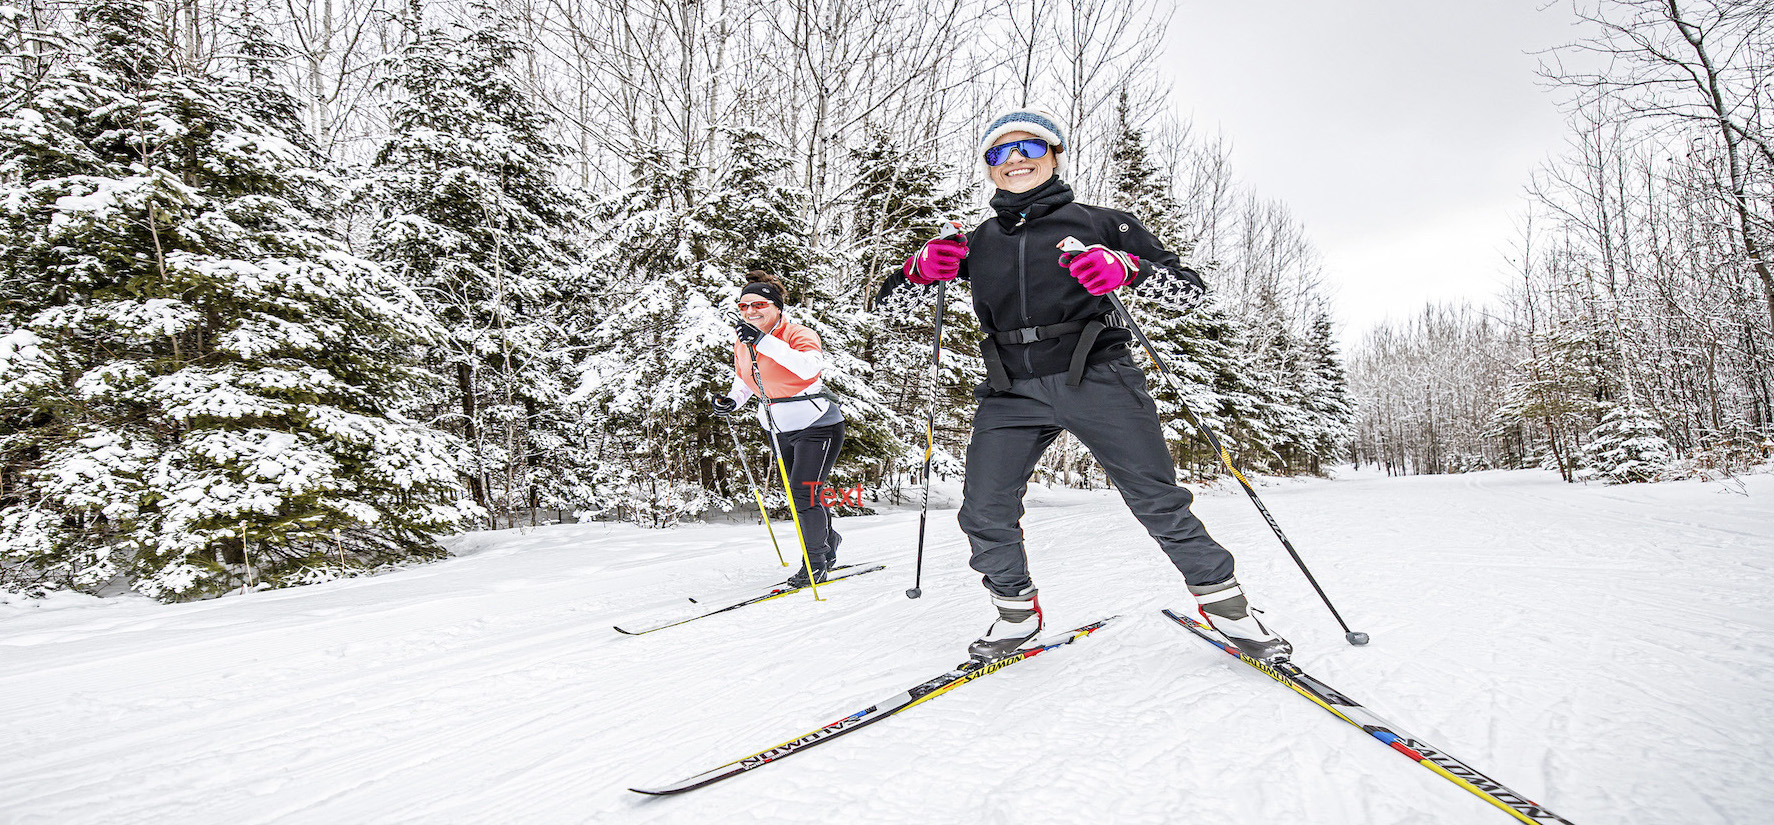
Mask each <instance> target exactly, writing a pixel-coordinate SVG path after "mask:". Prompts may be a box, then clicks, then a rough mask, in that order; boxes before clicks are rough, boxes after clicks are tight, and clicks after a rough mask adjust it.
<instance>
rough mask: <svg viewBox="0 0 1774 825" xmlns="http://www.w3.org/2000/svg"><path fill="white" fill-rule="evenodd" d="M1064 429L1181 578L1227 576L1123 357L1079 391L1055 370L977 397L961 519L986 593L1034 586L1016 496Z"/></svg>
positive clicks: (1090, 375)
mask: <svg viewBox="0 0 1774 825" xmlns="http://www.w3.org/2000/svg"><path fill="white" fill-rule="evenodd" d="M1062 430H1063V431H1066V432H1069V433H1071V434H1072V435H1073V436H1074V437H1076V438H1077V439H1078V440H1079V441H1080V442H1082V443H1083V444H1084V446H1085V447H1087V448H1089V449H1090V453H1091V455H1093V456H1095V457H1096V460H1097V463H1098V464H1101V465H1102V467H1103V470H1104V471H1106V472H1107V473H1108V476H1109V480H1110V481H1113V482H1114V484H1115V487H1116V489H1117V490H1119V491H1120V492H1121V499H1122V500H1123V501H1125V502H1127V506H1128V509H1130V510H1132V511H1133V515H1134V517H1135V518H1137V519H1139V520H1140V523H1141V524H1143V525H1145V527H1146V531H1147V532H1148V533H1150V534H1151V535H1152V538H1154V539H1157V540H1158V546H1159V547H1160V548H1161V549H1163V550H1164V553H1165V555H1167V556H1169V557H1170V561H1171V563H1172V564H1174V565H1176V568H1177V570H1178V571H1180V572H1181V573H1182V574H1183V579H1184V580H1185V581H1187V582H1188V583H1190V584H1195V585H1202V584H1212V583H1214V582H1220V581H1225V580H1226V579H1227V578H1230V577H1231V575H1232V571H1233V565H1232V554H1231V553H1228V552H1226V548H1224V547H1221V546H1220V544H1219V542H1216V541H1214V540H1213V537H1212V536H1209V535H1208V534H1207V527H1206V526H1205V525H1203V524H1202V523H1201V520H1200V519H1198V518H1196V517H1195V514H1194V513H1192V512H1190V511H1189V505H1190V503H1191V502H1193V501H1194V500H1195V497H1194V496H1193V495H1192V494H1190V492H1189V491H1188V490H1186V489H1184V488H1182V487H1179V486H1177V483H1176V467H1175V466H1174V465H1173V464H1172V463H1171V460H1170V450H1169V449H1168V448H1167V447H1166V445H1165V443H1164V433H1163V430H1162V429H1161V428H1160V427H1159V424H1158V407H1157V405H1156V404H1154V403H1153V402H1152V397H1151V396H1150V395H1148V394H1147V392H1146V375H1145V373H1144V372H1143V371H1142V370H1140V368H1139V367H1138V366H1137V365H1136V364H1134V362H1133V359H1132V358H1131V357H1127V356H1123V357H1120V358H1117V359H1115V360H1112V361H1106V362H1103V363H1100V364H1093V365H1091V366H1090V367H1089V368H1088V369H1086V370H1085V372H1084V377H1083V381H1082V382H1081V383H1080V384H1079V386H1076V387H1069V386H1066V376H1065V374H1064V373H1060V374H1057V375H1044V376H1040V377H1037V378H1022V379H1017V380H1015V381H1013V382H1012V383H1011V386H1010V389H1009V390H1008V391H1006V392H1002V393H994V394H991V395H987V396H985V397H984V398H981V399H980V403H979V411H978V412H977V413H976V414H975V415H974V417H973V440H972V441H971V442H970V443H969V444H968V445H967V478H966V482H965V483H964V484H963V486H962V494H961V512H960V515H959V520H960V522H961V530H962V531H963V532H965V533H966V534H967V538H968V541H969V542H970V543H971V544H972V546H973V559H972V561H971V562H970V564H971V566H972V567H973V569H974V570H977V571H979V572H980V573H981V574H982V575H983V576H984V581H985V585H986V588H987V589H988V590H991V591H992V592H993V593H996V594H998V595H1001V596H1014V595H1017V594H1019V593H1022V592H1024V591H1025V589H1026V588H1028V587H1030V586H1031V585H1032V584H1033V582H1032V581H1031V580H1030V578H1029V557H1028V554H1027V553H1026V552H1024V549H1023V530H1022V517H1023V494H1024V493H1026V492H1027V491H1028V486H1029V476H1030V475H1032V474H1033V473H1034V471H1035V463H1036V462H1037V461H1039V460H1040V458H1041V453H1042V452H1044V451H1045V450H1046V449H1047V445H1049V444H1052V443H1053V440H1054V439H1055V438H1058V437H1059V434H1060V432H1061V431H1062ZM1078 549H1079V550H1088V548H1083V547H1080V548H1078Z"/></svg>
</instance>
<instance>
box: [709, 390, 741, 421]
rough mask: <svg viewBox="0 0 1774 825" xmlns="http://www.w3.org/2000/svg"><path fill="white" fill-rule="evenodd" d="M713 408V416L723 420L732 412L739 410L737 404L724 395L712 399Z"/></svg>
mask: <svg viewBox="0 0 1774 825" xmlns="http://www.w3.org/2000/svg"><path fill="white" fill-rule="evenodd" d="M714 407H715V415H718V416H721V417H723V418H725V417H727V416H729V415H732V414H733V411H734V410H737V409H739V402H737V401H734V400H733V399H731V398H728V397H727V396H725V395H717V396H715V397H714Z"/></svg>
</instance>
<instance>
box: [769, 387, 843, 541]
mask: <svg viewBox="0 0 1774 825" xmlns="http://www.w3.org/2000/svg"><path fill="white" fill-rule="evenodd" d="M776 442H777V444H778V445H780V447H781V448H782V460H783V463H785V464H787V465H788V483H789V488H790V489H791V490H793V491H794V492H793V494H792V495H791V496H790V498H791V499H792V500H793V501H794V503H795V517H796V518H797V519H799V520H800V523H801V535H802V536H803V538H804V539H805V542H806V545H807V558H808V559H810V560H812V562H813V564H814V566H816V567H817V566H825V567H830V566H831V564H832V562H833V560H834V559H833V556H834V555H835V554H836V553H835V551H836V549H837V546H836V545H837V543H838V531H836V530H834V529H832V519H831V513H830V511H828V510H827V509H826V508H825V505H824V504H822V503H821V502H820V495H819V491H820V490H822V489H824V487H825V483H826V479H827V478H829V477H830V476H831V474H832V465H834V464H837V463H838V450H840V449H842V448H843V447H844V422H842V421H837V422H834V423H831V424H826V425H823V426H819V427H808V428H806V429H803V430H794V431H792V432H786V433H780V434H778V435H777V436H776ZM809 482H812V483H813V485H814V486H812V487H809V486H808V483H809Z"/></svg>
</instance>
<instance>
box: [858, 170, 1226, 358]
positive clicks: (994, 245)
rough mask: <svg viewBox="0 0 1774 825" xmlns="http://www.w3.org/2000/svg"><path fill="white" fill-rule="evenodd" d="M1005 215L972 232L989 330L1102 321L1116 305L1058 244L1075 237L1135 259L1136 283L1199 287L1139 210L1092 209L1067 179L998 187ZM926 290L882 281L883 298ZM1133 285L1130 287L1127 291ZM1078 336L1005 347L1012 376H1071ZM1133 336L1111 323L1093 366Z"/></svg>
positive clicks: (967, 272) (998, 204)
mask: <svg viewBox="0 0 1774 825" xmlns="http://www.w3.org/2000/svg"><path fill="white" fill-rule="evenodd" d="M992 208H993V210H994V211H996V212H997V213H998V214H997V216H996V217H993V218H990V219H988V220H986V221H985V222H984V223H982V224H980V225H979V226H978V227H977V228H975V229H974V230H973V232H971V233H969V234H968V236H967V257H966V258H965V259H964V260H962V262H961V274H960V277H961V278H964V279H966V280H967V281H968V282H969V283H970V284H971V285H972V289H973V310H974V312H975V313H976V314H977V315H978V316H979V323H980V327H981V328H982V329H984V331H985V332H987V333H988V334H989V333H994V332H1008V331H1011V330H1016V329H1022V328H1024V327H1038V326H1047V325H1049V324H1059V323H1064V322H1066V321H1085V320H1090V319H1093V318H1101V317H1103V316H1104V315H1106V314H1107V313H1109V312H1110V311H1111V310H1112V309H1113V308H1114V305H1113V304H1111V303H1110V302H1109V299H1108V297H1107V296H1102V295H1092V294H1090V293H1089V292H1086V291H1085V290H1084V287H1083V286H1082V285H1081V284H1079V283H1078V279H1076V278H1073V277H1072V274H1071V272H1069V271H1067V269H1066V268H1065V267H1063V266H1061V265H1060V263H1059V257H1060V250H1059V243H1060V241H1062V240H1064V239H1065V238H1066V236H1068V235H1070V236H1072V237H1075V238H1077V239H1078V240H1080V241H1083V242H1084V244H1085V245H1086V246H1088V245H1090V244H1102V245H1103V246H1106V247H1108V248H1110V249H1114V250H1119V251H1122V252H1127V253H1129V254H1132V255H1136V256H1138V257H1139V259H1140V271H1139V274H1138V275H1136V276H1135V277H1134V279H1133V280H1132V281H1130V282H1129V285H1130V286H1138V285H1139V284H1140V283H1142V282H1144V281H1146V280H1148V279H1151V278H1154V277H1162V278H1166V279H1171V280H1177V279H1180V280H1182V281H1184V282H1187V283H1188V284H1191V285H1192V286H1193V287H1194V289H1195V290H1196V291H1197V292H1199V291H1201V289H1202V281H1201V276H1200V275H1199V274H1197V273H1196V272H1195V271H1194V270H1192V269H1189V268H1188V267H1185V266H1183V265H1182V262H1181V261H1180V260H1179V259H1178V258H1177V256H1176V254H1175V253H1173V252H1171V251H1169V250H1167V249H1165V248H1164V247H1163V246H1161V245H1159V242H1158V239H1157V238H1156V237H1155V236H1153V235H1152V233H1151V232H1149V231H1147V230H1146V228H1145V227H1144V226H1141V225H1140V222H1139V221H1138V220H1135V219H1134V217H1133V216H1132V215H1129V214H1127V213H1126V212H1122V211H1120V210H1117V209H1106V208H1103V207H1100V206H1087V205H1085V204H1081V203H1077V202H1075V201H1073V200H1072V188H1071V187H1070V186H1067V185H1066V183H1065V182H1064V181H1062V180H1060V179H1059V178H1058V177H1054V178H1052V179H1050V180H1048V181H1047V182H1046V183H1044V184H1042V185H1041V186H1038V187H1036V188H1035V189H1032V190H1030V191H1028V192H1024V193H1022V194H1020V195H1018V194H1012V193H1010V192H1005V191H1003V190H999V191H998V194H997V195H996V196H994V197H993V198H992ZM908 288H910V289H916V288H918V286H917V285H916V284H913V283H911V282H910V281H908V280H906V278H905V275H904V274H903V273H895V274H894V275H892V276H891V277H889V278H888V279H887V282H886V283H884V284H882V285H881V289H880V292H879V293H877V295H876V300H877V302H880V301H884V300H886V299H887V298H888V296H890V295H891V294H892V293H894V292H898V291H900V290H904V289H908ZM1124 288H1125V287H1124ZM1078 339H1079V334H1078V333H1073V334H1071V335H1064V336H1061V337H1058V338H1054V339H1052V340H1046V341H1036V342H1034V343H1030V344H1000V345H999V350H1000V352H1001V353H1002V354H1003V359H1004V367H1005V370H1006V371H1007V372H1008V373H1009V374H1010V377H1011V378H1013V379H1014V378H1031V377H1035V376H1041V375H1053V374H1055V373H1062V372H1065V371H1066V370H1067V369H1068V368H1069V367H1070V366H1071V360H1072V350H1073V349H1074V348H1076V347H1077V345H1078ZM1132 340H1133V334H1132V333H1131V332H1129V331H1128V330H1126V329H1123V328H1120V327H1116V326H1111V327H1110V328H1108V329H1106V330H1103V332H1102V334H1101V335H1099V336H1097V339H1096V344H1095V346H1093V347H1092V349H1091V354H1090V358H1089V362H1090V363H1093V364H1094V363H1098V362H1101V361H1107V360H1110V359H1112V358H1116V357H1118V356H1119V355H1120V354H1121V353H1122V351H1123V350H1124V349H1126V347H1127V346H1128V343H1129V342H1130V341H1132Z"/></svg>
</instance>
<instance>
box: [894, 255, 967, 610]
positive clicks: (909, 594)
mask: <svg viewBox="0 0 1774 825" xmlns="http://www.w3.org/2000/svg"><path fill="white" fill-rule="evenodd" d="M936 238H937V240H946V239H949V238H958V239H960V241H961V243H963V244H965V243H966V242H967V234H966V232H965V231H964V230H963V228H962V226H961V222H960V221H943V224H942V228H941V229H940V230H938V231H937V233H936ZM948 286H949V282H948V281H937V282H936V308H935V309H934V310H932V315H934V316H935V317H934V322H933V324H932V325H933V326H934V327H935V330H936V331H935V333H934V334H933V335H932V336H931V341H930V405H929V414H928V415H927V416H926V417H925V419H924V503H923V504H922V505H920V506H919V508H918V566H917V572H916V573H914V574H913V577H912V587H911V589H910V590H907V591H906V592H905V597H906V598H908V599H915V598H918V597H919V596H922V595H924V587H923V584H924V525H925V522H926V521H927V520H928V519H929V517H930V458H931V456H932V455H933V454H935V452H936V388H937V381H938V380H939V379H940V378H941V374H942V314H943V312H944V311H945V310H947V309H948Z"/></svg>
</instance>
